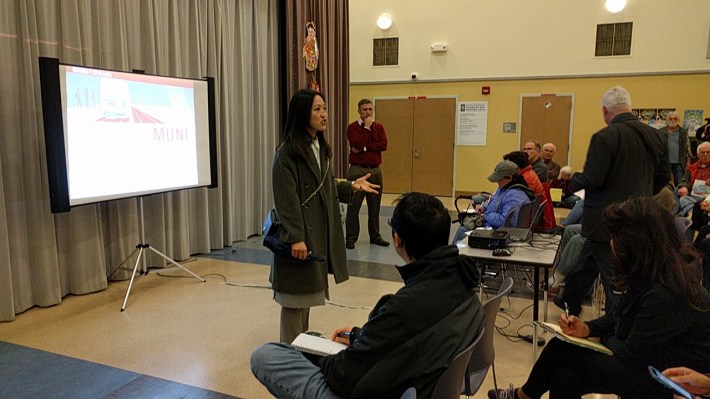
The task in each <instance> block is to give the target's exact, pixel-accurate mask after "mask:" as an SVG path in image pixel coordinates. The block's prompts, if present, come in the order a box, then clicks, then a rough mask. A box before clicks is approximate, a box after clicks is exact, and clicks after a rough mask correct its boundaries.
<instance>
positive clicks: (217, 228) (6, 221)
mask: <svg viewBox="0 0 710 399" xmlns="http://www.w3.org/2000/svg"><path fill="white" fill-rule="evenodd" d="M278 8H279V3H278V0H240V1H234V0H191V1H178V0H152V1H149V0H145V1H139V0H111V1H109V0H96V1H95V0H62V1H58V0H7V1H3V2H2V3H0V54H2V56H1V57H0V79H1V82H2V84H1V86H0V88H1V90H0V113H1V116H0V321H7V320H13V319H14V318H15V315H16V314H17V313H20V312H22V311H25V310H27V309H29V308H30V307H32V306H51V305H55V304H57V303H59V302H60V301H61V298H62V297H63V296H65V295H67V294H84V293H89V292H95V291H98V290H101V289H103V288H105V287H106V285H107V276H109V275H110V274H111V273H112V272H114V271H115V270H116V268H117V267H118V266H119V264H120V263H121V262H122V261H123V260H124V259H125V258H126V257H127V256H128V255H129V254H130V253H131V252H132V251H133V250H134V248H135V246H136V244H138V243H139V242H140V241H141V237H140V231H139V230H140V229H139V226H140V221H139V199H137V198H129V199H123V200H117V201H111V202H107V203H102V204H91V205H84V206H80V207H75V208H73V209H72V211H71V212H69V213H63V214H52V213H51V212H50V206H49V189H48V184H47V170H46V162H45V151H44V131H43V122H42V106H41V96H40V87H39V76H38V61H37V58H38V57H40V56H44V57H54V58H59V60H60V61H61V62H64V63H68V64H78V65H86V66H93V67H100V68H108V69H115V70H126V71H130V70H132V69H141V70H145V71H146V73H151V74H158V75H171V76H180V77H191V78H201V77H204V76H211V77H214V78H215V84H216V105H217V135H218V138H217V151H218V159H219V188H217V189H206V188H199V189H191V190H183V191H178V192H172V193H164V194H156V195H151V196H148V197H145V198H144V199H143V204H144V208H145V219H144V220H145V233H146V237H145V238H146V242H149V243H150V244H151V246H153V247H155V248H157V249H159V250H160V251H161V252H163V253H165V254H166V255H167V256H169V257H171V258H173V259H176V260H182V259H186V258H188V257H189V256H190V255H191V254H195V253H206V252H209V251H210V250H211V249H215V248H222V247H224V246H225V245H227V246H228V245H231V244H232V243H233V242H234V241H237V240H243V239H246V238H247V237H248V236H249V235H252V234H254V233H258V232H260V229H261V222H262V216H263V215H264V214H265V213H266V210H267V209H268V208H269V207H270V205H271V201H272V200H271V192H270V183H269V182H270V170H271V158H272V155H273V150H274V148H275V146H276V143H277V140H278V130H279V127H278V125H279V123H278V118H279V115H278V107H279V102H280V97H281V96H280V93H279V85H278V82H277V79H278V71H277V67H278V54H277V50H278V46H277V44H278V43H277V38H278V26H277V25H278ZM126 162H130V157H127V159H126ZM148 263H149V265H151V266H164V264H165V262H164V261H163V260H162V258H159V257H157V256H155V255H152V254H151V255H149V257H148ZM115 276H117V277H118V278H126V277H127V276H128V273H127V272H121V271H119V273H117V274H116V275H115Z"/></svg>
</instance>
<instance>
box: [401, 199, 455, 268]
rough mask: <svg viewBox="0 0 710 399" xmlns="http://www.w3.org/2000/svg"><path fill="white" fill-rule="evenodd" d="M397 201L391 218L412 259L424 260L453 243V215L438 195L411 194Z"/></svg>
mask: <svg viewBox="0 0 710 399" xmlns="http://www.w3.org/2000/svg"><path fill="white" fill-rule="evenodd" d="M396 204H397V206H395V208H394V212H393V213H392V219H390V225H391V226H392V235H394V233H395V232H396V233H397V235H398V236H399V238H400V239H401V240H402V244H403V245H404V249H405V250H406V251H407V255H409V257H410V258H413V259H421V258H423V257H424V256H425V255H426V254H428V253H429V252H431V251H433V250H435V249H436V248H439V247H443V246H446V245H447V244H448V243H449V231H450V229H451V216H450V215H449V211H447V210H446V208H445V207H444V204H442V203H441V201H439V200H438V199H437V198H436V197H434V196H431V195H429V194H424V193H407V194H402V196H400V197H399V198H398V199H397V200H396Z"/></svg>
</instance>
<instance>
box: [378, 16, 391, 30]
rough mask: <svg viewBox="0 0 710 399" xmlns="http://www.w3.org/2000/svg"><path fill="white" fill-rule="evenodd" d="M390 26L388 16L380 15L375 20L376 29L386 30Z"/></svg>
mask: <svg viewBox="0 0 710 399" xmlns="http://www.w3.org/2000/svg"><path fill="white" fill-rule="evenodd" d="M390 26H392V17H390V15H389V14H382V15H380V17H379V18H377V27H378V28H380V29H382V30H387V29H389V28H390Z"/></svg>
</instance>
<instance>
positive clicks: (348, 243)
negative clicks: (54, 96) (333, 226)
mask: <svg viewBox="0 0 710 399" xmlns="http://www.w3.org/2000/svg"><path fill="white" fill-rule="evenodd" d="M345 248H347V249H355V242H353V241H345Z"/></svg>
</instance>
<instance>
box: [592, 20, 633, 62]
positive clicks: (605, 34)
mask: <svg viewBox="0 0 710 399" xmlns="http://www.w3.org/2000/svg"><path fill="white" fill-rule="evenodd" d="M632 30H633V22H620V23H617V24H600V25H597V45H596V49H595V51H594V55H595V56H597V57H608V56H615V55H630V54H631V32H632Z"/></svg>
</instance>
